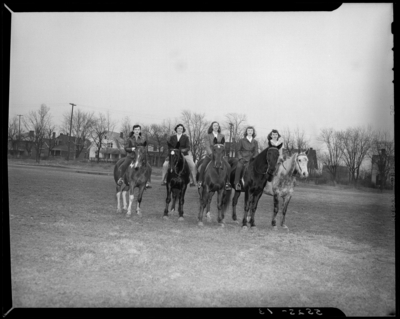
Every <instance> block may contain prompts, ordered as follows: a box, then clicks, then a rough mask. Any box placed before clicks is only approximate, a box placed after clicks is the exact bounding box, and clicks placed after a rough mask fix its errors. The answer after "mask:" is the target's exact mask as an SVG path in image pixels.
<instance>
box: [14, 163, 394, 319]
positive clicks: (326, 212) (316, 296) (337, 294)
mask: <svg viewBox="0 0 400 319" xmlns="http://www.w3.org/2000/svg"><path fill="white" fill-rule="evenodd" d="M104 165H107V164H104ZM95 167H96V170H99V167H98V166H95ZM110 167H111V166H110ZM104 171H107V168H105V169H104ZM109 171H110V172H111V169H110V170H109ZM8 173H9V202H10V203H9V206H10V233H11V266H12V285H13V287H12V288H13V305H14V307H337V308H339V309H341V310H342V311H343V312H344V313H345V314H346V315H347V316H382V315H386V314H388V313H389V312H391V311H394V309H395V229H394V220H393V217H392V213H391V199H392V198H393V194H391V193H388V192H385V193H375V192H364V191H360V190H356V189H339V188H337V189H335V188H332V187H325V188H324V187H320V186H319V187H316V186H309V185H303V184H300V186H299V187H298V188H296V190H295V193H294V196H293V198H292V201H291V203H290V206H289V209H288V213H287V219H286V221H287V225H288V227H289V229H290V230H289V231H285V230H283V229H281V228H278V231H276V232H274V231H272V229H271V226H270V224H271V215H272V205H273V204H272V198H271V197H268V196H265V195H264V196H263V197H262V198H261V200H260V203H259V208H258V210H257V213H256V225H257V230H256V231H247V232H243V231H241V230H240V227H239V226H238V225H237V224H235V223H233V221H232V219H231V216H230V209H229V211H228V212H227V214H226V216H225V221H226V227H225V228H221V227H219V226H218V224H217V222H216V215H217V214H216V205H215V199H214V200H213V205H212V212H213V221H212V222H211V223H205V226H204V227H203V228H199V227H198V226H197V213H198V193H197V190H195V189H194V188H189V189H188V191H187V195H186V201H185V207H184V210H185V215H184V216H185V220H184V221H183V222H178V221H177V218H178V217H177V215H172V217H171V218H170V220H168V221H165V220H163V219H162V214H163V209H164V203H165V196H166V195H165V187H162V186H159V184H160V179H159V175H158V174H159V171H158V170H157V169H156V170H155V175H154V176H153V188H151V189H149V190H147V191H146V192H145V194H144V198H143V202H142V213H143V217H142V218H140V217H138V216H136V215H135V214H134V215H133V216H132V217H130V218H127V217H126V216H125V214H117V213H116V199H115V186H114V182H113V179H112V177H111V176H104V175H92V174H79V173H76V172H74V171H73V170H71V168H69V169H64V168H57V167H53V168H51V167H48V166H42V167H27V166H25V167H24V166H14V165H13V166H10V167H9V170H8ZM242 209H243V196H241V198H240V199H239V205H238V212H239V216H238V217H239V218H242Z"/></svg>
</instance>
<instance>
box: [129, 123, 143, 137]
mask: <svg viewBox="0 0 400 319" xmlns="http://www.w3.org/2000/svg"><path fill="white" fill-rule="evenodd" d="M135 128H140V130H142V127H141V126H140V125H139V124H135V125H134V126H133V127H132V132H131V134H129V137H132V136H133V131H134V130H135ZM139 135H140V136H142V132H139Z"/></svg>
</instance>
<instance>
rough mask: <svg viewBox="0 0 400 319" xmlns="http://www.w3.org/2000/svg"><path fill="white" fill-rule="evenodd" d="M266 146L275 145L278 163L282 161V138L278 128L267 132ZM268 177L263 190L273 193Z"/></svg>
mask: <svg viewBox="0 0 400 319" xmlns="http://www.w3.org/2000/svg"><path fill="white" fill-rule="evenodd" d="M267 138H268V147H271V146H275V147H276V148H277V149H278V150H279V158H278V165H279V164H280V163H282V162H283V154H282V153H283V150H282V146H283V138H282V136H281V135H280V134H279V132H278V130H275V129H274V130H272V131H271V132H270V133H269V134H268V137H267ZM269 179H270V178H268V180H267V185H265V191H266V193H267V194H270V195H273V191H272V181H269Z"/></svg>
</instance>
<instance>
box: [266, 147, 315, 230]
mask: <svg viewBox="0 0 400 319" xmlns="http://www.w3.org/2000/svg"><path fill="white" fill-rule="evenodd" d="M307 154H308V150H307V151H306V152H300V153H294V154H293V155H292V156H290V157H288V158H287V159H286V160H285V161H283V163H281V164H280V165H279V167H278V169H277V172H276V173H275V174H274V177H273V179H272V192H273V194H270V193H267V191H266V190H264V193H265V194H267V195H270V196H273V197H274V211H273V215H272V222H271V225H272V229H273V230H276V229H277V227H276V215H277V214H278V212H279V206H280V202H279V198H280V197H281V198H282V200H283V202H282V221H281V226H282V227H283V228H284V229H286V230H289V228H288V227H287V226H286V224H285V218H286V211H287V208H288V206H289V202H290V199H291V198H292V193H293V188H294V186H295V185H296V175H297V176H299V177H300V178H307V177H308V167H307V164H308V157H307Z"/></svg>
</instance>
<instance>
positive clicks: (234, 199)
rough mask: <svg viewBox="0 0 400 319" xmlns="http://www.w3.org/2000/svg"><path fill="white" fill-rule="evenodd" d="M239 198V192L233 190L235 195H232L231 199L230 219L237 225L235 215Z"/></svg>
mask: <svg viewBox="0 0 400 319" xmlns="http://www.w3.org/2000/svg"><path fill="white" fill-rule="evenodd" d="M239 197H240V191H236V190H235V194H234V195H233V198H232V219H233V221H234V222H235V223H237V224H239V221H238V220H237V215H236V205H237V203H238V199H239Z"/></svg>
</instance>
